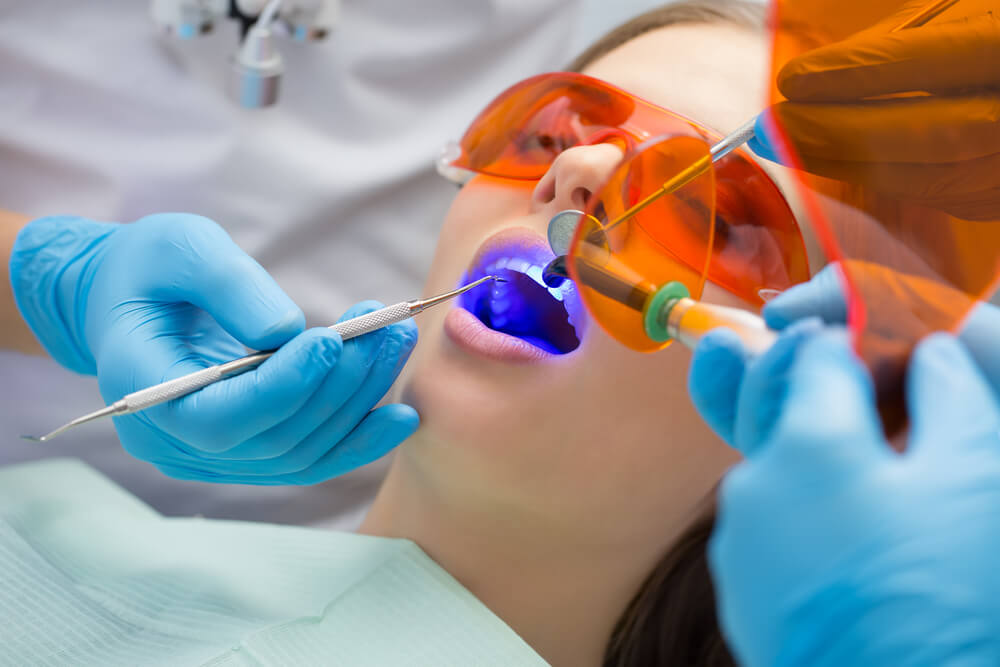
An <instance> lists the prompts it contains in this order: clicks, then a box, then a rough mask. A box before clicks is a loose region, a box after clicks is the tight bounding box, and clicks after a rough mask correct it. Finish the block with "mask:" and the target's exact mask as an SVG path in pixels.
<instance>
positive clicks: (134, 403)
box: [21, 276, 507, 442]
mask: <svg viewBox="0 0 1000 667" xmlns="http://www.w3.org/2000/svg"><path fill="white" fill-rule="evenodd" d="M489 280H494V281H497V282H507V281H506V280H505V279H504V278H501V277H500V276H485V277H483V278H480V279H479V280H476V281H473V282H471V283H469V284H468V285H463V286H462V287H459V288H458V289H456V290H452V291H451V292H445V293H444V294H438V295H437V296H432V297H430V298H427V299H416V300H414V301H402V302H400V303H397V304H395V305H392V306H386V307H385V308H380V309H378V310H376V311H373V312H370V313H366V314H364V315H359V316H358V317H352V318H351V319H349V320H345V321H344V322H338V323H337V324H334V325H332V326H330V327H329V328H330V329H333V330H334V331H336V332H337V333H339V334H340V337H341V338H342V339H343V340H349V339H351V338H356V337H358V336H363V335H364V334H366V333H371V332H372V331H376V330H378V329H382V328H383V327H387V326H389V325H390V324H395V323H396V322H402V321H403V320H406V319H409V318H411V317H413V316H414V315H416V314H417V313H419V312H422V311H424V310H427V309H428V308H431V307H432V306H436V305H438V304H440V303H444V302H445V301H449V300H451V299H453V298H455V297H456V296H458V295H459V294H462V293H464V292H468V291H469V290H470V289H472V288H474V287H478V286H479V285H482V284H483V283H485V282H486V281H489ZM275 352H277V350H268V351H266V352H256V353H254V354H251V355H248V356H245V357H241V358H239V359H234V360H233V361H227V362H226V363H224V364H219V365H217V366H209V367H208V368H203V369H201V370H199V371H194V372H193V373H188V374H187V375H182V376H181V377H179V378H174V379H173V380H168V381H166V382H162V383H160V384H156V385H153V386H152V387H147V388H146V389H140V390H139V391H135V392H132V393H131V394H127V395H125V396H123V397H122V398H120V399H118V400H117V401H115V402H114V403H112V404H111V405H109V406H107V407H105V408H102V409H100V410H97V411H95V412H91V413H90V414H86V415H83V416H82V417H77V418H76V419H74V420H73V421H71V422H69V423H67V424H64V425H63V426H60V427H59V428H57V429H56V430H54V431H52V432H51V433H47V434H45V435H43V436H30V435H22V436H21V437H22V438H24V439H25V440H31V441H34V442H48V441H49V440H51V439H52V438H54V437H56V436H57V435H59V434H61V433H64V432H65V431H68V430H69V429H71V428H73V427H74V426H79V425H80V424H86V423H87V422H90V421H94V420H95V419H100V418H102V417H120V416H123V415H130V414H132V413H133V412H139V411H140V410H145V409H146V408H151V407H153V406H154V405H159V404H161V403H166V402H167V401H172V400H174V399H176V398H180V397H182V396H186V395H188V394H190V393H192V392H195V391H197V390H198V389H201V388H202V387H207V386H208V385H210V384H214V383H216V382H218V381H220V380H224V379H226V378H230V377H233V376H236V375H239V374H241V373H245V372H246V371H249V370H253V369H254V368H257V367H258V366H260V365H261V364H262V363H264V361H265V360H266V359H267V358H268V357H270V356H271V355H273V354H274V353H275Z"/></svg>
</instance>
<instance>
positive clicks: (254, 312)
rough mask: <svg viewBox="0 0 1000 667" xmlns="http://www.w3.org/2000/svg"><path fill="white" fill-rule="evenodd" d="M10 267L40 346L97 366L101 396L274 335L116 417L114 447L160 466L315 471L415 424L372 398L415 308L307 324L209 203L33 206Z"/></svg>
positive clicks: (232, 479) (282, 474) (297, 479)
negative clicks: (231, 365) (78, 212)
mask: <svg viewBox="0 0 1000 667" xmlns="http://www.w3.org/2000/svg"><path fill="white" fill-rule="evenodd" d="M10 269H11V271H10V275H11V284H12V286H13V288H14V294H15V298H16V300H17V305H18V308H19V309H20V311H21V313H22V315H23V316H24V319H25V320H26V321H27V323H28V325H29V326H30V327H31V329H32V330H33V331H34V333H35V335H36V336H37V337H38V339H39V340H40V341H41V343H42V344H43V345H44V347H45V349H46V350H47V351H48V352H49V353H50V354H51V355H52V357H53V358H54V359H55V360H56V361H58V362H59V363H61V364H62V365H64V366H66V367H68V368H70V369H72V370H75V371H77V372H80V373H86V374H91V375H94V374H96V375H97V377H98V381H99V385H100V389H101V394H102V395H103V397H104V400H105V401H106V402H108V403H110V402H112V401H114V400H117V399H118V398H121V397H122V396H123V395H125V394H127V393H130V392H132V391H135V390H137V389H142V388H145V387H148V386H150V385H153V384H157V383H159V382H163V381H165V380H170V379H172V378H176V377H179V376H181V375H184V374H186V373H190V372H192V371H195V370H198V369H200V368H204V367H205V366H208V365H212V364H217V363H220V362H223V361H228V360H231V359H235V358H237V357H241V356H243V355H245V354H246V353H247V350H246V348H245V347H244V346H247V347H250V348H252V349H256V350H266V349H272V348H276V347H279V346H281V349H280V350H279V351H278V352H277V353H276V354H275V355H274V356H273V357H271V358H270V359H268V360H267V361H265V362H264V363H263V364H261V366H260V367H258V368H257V369H256V370H253V371H249V372H247V373H244V374H242V375H239V376H236V377H233V378H230V379H227V380H223V381H221V382H218V383H216V384H213V385H211V386H209V387H205V388H204V389H201V390H200V391H198V392H195V393H193V394H190V395H188V396H185V397H183V398H181V399H178V400H176V401H171V402H169V403H166V404H163V405H159V406H156V407H153V408H150V409H148V410H145V411H143V412H140V413H136V414H134V415H128V416H125V417H116V418H115V428H116V429H117V431H118V435H119V437H120V438H121V441H122V444H123V445H124V446H125V449H126V450H128V451H129V452H130V453H131V454H132V455H133V456H135V457H137V458H139V459H142V460H145V461H149V462H150V463H152V464H153V465H155V466H156V467H157V468H159V469H160V470H161V471H163V472H164V473H166V474H167V475H170V476H171V477H177V478H181V479H195V480H203V481H212V482H228V483H241V484H315V483H317V482H322V481H324V480H326V479H329V478H330V477H334V476H336V475H339V474H342V473H345V472H347V471H349V470H352V469H353V468H356V467H358V466H360V465H363V464H365V463H368V462H370V461H372V460H374V459H377V458H379V457H380V456H382V455H383V454H385V453H386V452H388V451H389V450H391V449H392V448H393V447H395V446H396V445H397V444H399V443H400V442H401V441H402V440H404V439H405V438H407V437H408V436H409V435H410V434H411V433H412V432H413V431H414V429H415V428H416V426H417V422H418V418H417V415H416V413H415V412H414V410H413V409H412V408H410V407H408V406H404V405H386V406H383V407H380V408H378V409H376V410H374V411H372V407H373V406H374V405H375V404H376V403H377V402H378V401H379V400H380V399H381V398H382V396H383V394H385V392H386V391H387V390H388V389H389V387H390V385H391V384H392V382H393V380H394V379H395V377H396V375H397V374H398V372H399V370H400V369H401V367H402V365H403V364H404V363H405V362H406V359H407V357H408V356H409V353H410V350H411V349H412V348H413V345H414V344H415V342H416V336H417V334H416V328H415V327H414V325H413V323H412V322H409V321H408V322H404V323H401V324H395V325H393V326H391V327H388V328H387V329H383V330H381V331H379V332H376V333H372V334H369V335H366V336H362V337H360V338H357V339H353V340H350V341H348V342H347V343H344V342H342V341H341V339H340V336H339V334H337V333H335V332H333V331H331V330H329V329H324V328H317V329H309V330H306V331H303V328H304V325H305V318H304V316H303V315H302V311H301V310H300V309H299V308H298V306H296V305H295V304H294V303H293V302H292V301H291V299H289V298H288V296H287V295H286V294H285V293H284V292H283V291H282V290H281V289H280V288H279V287H278V286H277V284H276V283H275V282H274V280H273V279H272V278H271V277H270V276H269V275H268V274H267V272H266V271H264V269H263V268H262V267H261V266H260V265H259V264H257V263H256V262H255V261H254V260H253V259H251V258H250V257H249V256H248V255H246V254H245V253H244V252H243V251H242V250H240V249H239V248H238V247H237V246H236V244H234V243H233V242H232V240H231V239H230V238H229V236H228V235H227V234H226V233H225V232H224V231H223V230H222V228H220V227H219V226H218V225H216V224H215V223H214V222H212V221H211V220H208V219H206V218H202V217H199V216H194V215H187V214H160V215H153V216H149V217H146V218H143V219H142V220H139V221H137V222H135V223H132V224H127V225H120V224H109V223H97V222H92V221H89V220H85V219H82V218H64V217H63V218H42V219H40V220H36V221H34V222H32V223H30V224H29V225H27V226H26V227H25V228H24V229H23V230H22V231H21V233H20V234H19V235H18V237H17V241H16V242H15V245H14V250H13V252H12V255H11V262H10ZM380 305H381V304H378V303H374V302H366V303H363V304H359V305H357V306H355V307H354V308H353V309H351V311H349V312H348V313H346V314H345V315H344V317H345V318H347V317H351V316H355V315H359V314H362V313H365V312H368V311H370V310H373V309H375V308H378V307H380ZM53 414H55V411H53ZM64 416H65V417H66V418H69V417H73V416H75V415H64ZM67 437H71V436H67Z"/></svg>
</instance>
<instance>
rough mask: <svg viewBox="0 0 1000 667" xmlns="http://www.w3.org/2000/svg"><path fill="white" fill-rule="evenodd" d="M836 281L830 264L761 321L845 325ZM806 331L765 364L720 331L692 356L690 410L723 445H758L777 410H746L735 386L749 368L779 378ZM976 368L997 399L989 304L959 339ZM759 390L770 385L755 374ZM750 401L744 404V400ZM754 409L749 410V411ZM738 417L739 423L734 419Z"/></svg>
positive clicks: (999, 381) (783, 342) (998, 354)
mask: <svg viewBox="0 0 1000 667" xmlns="http://www.w3.org/2000/svg"><path fill="white" fill-rule="evenodd" d="M843 295H844V292H843V289H842V282H841V276H840V275H839V268H838V265H837V264H831V265H829V266H827V267H825V268H824V269H823V270H822V271H820V272H819V273H817V274H816V275H815V276H814V277H813V278H812V280H810V281H809V282H807V283H802V284H801V285H796V286H794V287H792V288H790V289H789V290H787V291H785V292H784V293H782V294H781V295H779V296H778V297H777V298H775V299H774V300H773V301H771V302H770V303H768V304H767V305H766V306H764V311H763V315H764V320H765V321H766V322H767V325H768V326H769V327H771V328H772V329H778V330H783V329H786V328H788V327H790V326H791V325H793V324H794V323H796V322H799V321H802V320H808V319H814V318H818V319H819V320H822V322H824V323H826V324H844V323H845V321H846V319H847V308H846V305H845V300H844V296H843ZM805 333H807V331H796V332H794V336H793V337H783V338H782V339H779V342H778V343H777V344H776V349H775V354H773V355H767V356H768V357H769V361H767V362H764V361H763V359H761V360H753V361H751V360H750V359H749V358H748V356H747V354H746V352H745V350H744V349H743V346H742V344H741V343H740V341H739V339H738V338H737V337H736V335H735V334H734V333H733V332H731V331H728V330H725V329H719V330H716V331H712V332H710V333H709V334H708V335H707V336H705V337H704V338H703V339H702V341H701V343H699V345H698V349H697V350H696V351H695V354H694V357H693V358H692V362H691V369H690V374H689V376H688V389H689V392H690V394H691V399H692V401H693V402H694V405H695V407H696V408H697V409H698V411H699V413H700V414H701V416H702V418H703V419H704V420H705V421H706V422H707V423H708V425H709V426H711V427H712V429H713V430H715V432H716V433H718V434H719V436H720V437H721V438H723V439H724V440H725V441H726V442H728V443H729V444H730V445H732V446H733V447H736V448H737V449H739V450H740V451H742V452H747V451H749V450H751V449H752V448H753V447H754V446H756V445H757V444H758V443H759V441H760V430H759V428H758V427H757V424H758V423H759V421H760V420H763V421H765V422H766V421H767V420H768V419H770V415H771V414H773V412H774V411H775V409H776V406H767V405H764V404H761V403H760V402H758V401H757V400H756V399H754V400H753V401H752V403H751V402H747V403H746V404H745V405H744V403H743V402H741V400H740V398H739V397H740V395H741V392H740V387H741V384H742V383H743V382H744V375H745V373H746V368H747V365H748V364H753V363H767V364H772V365H773V366H774V368H772V369H771V371H772V375H773V377H778V376H779V375H780V374H781V373H782V372H783V370H784V369H785V368H786V367H787V365H788V364H789V363H790V362H791V361H792V359H793V356H794V355H793V354H792V352H793V351H794V349H795V346H796V341H795V340H793V338H795V337H798V336H800V335H804V334H805ZM959 337H960V339H961V340H962V343H963V344H964V345H965V346H966V347H967V348H968V350H969V352H970V353H971V354H972V357H973V358H974V359H975V361H976V364H977V365H978V366H979V367H980V368H982V369H983V372H984V373H985V375H986V378H987V379H988V380H989V382H990V383H991V384H992V385H993V387H994V389H995V390H996V391H997V395H998V396H1000V346H998V345H997V343H996V341H997V340H998V337H1000V309H998V308H997V307H996V306H993V305H991V304H987V303H984V304H980V305H978V306H977V307H976V308H975V310H973V311H972V313H971V314H970V315H969V317H968V318H967V319H966V322H965V324H964V326H963V327H962V331H961V333H960V335H959ZM755 377H758V378H759V379H758V380H757V382H760V383H761V384H762V385H769V384H771V383H772V382H774V381H776V380H769V379H768V378H767V376H766V375H763V374H758V375H756V376H755ZM764 388H765V387H750V388H747V389H746V390H745V391H743V394H744V395H750V394H752V393H754V392H756V391H762V390H763V389H764ZM747 400H749V399H747ZM751 405H752V406H753V407H752V408H751V407H750V406H751ZM750 410H755V411H758V412H761V413H762V414H761V416H760V418H759V419H751V418H750V415H749V414H746V413H747V412H748V411H750ZM740 414H744V418H742V419H738V416H739V415H740Z"/></svg>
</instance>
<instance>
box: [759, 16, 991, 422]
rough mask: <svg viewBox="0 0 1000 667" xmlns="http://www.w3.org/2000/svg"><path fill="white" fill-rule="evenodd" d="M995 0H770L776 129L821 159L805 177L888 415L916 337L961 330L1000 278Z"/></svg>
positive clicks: (787, 148) (802, 164)
mask: <svg viewBox="0 0 1000 667" xmlns="http://www.w3.org/2000/svg"><path fill="white" fill-rule="evenodd" d="M990 5H993V7H990ZM991 9H993V10H995V9H996V7H995V2H991V1H983V0H960V1H959V2H957V3H956V2H955V1H954V0H951V1H944V2H940V1H939V2H928V1H927V0H923V1H921V2H913V1H904V0H868V1H867V2H864V3H853V2H842V1H840V0H777V1H776V2H775V3H774V5H773V13H772V23H773V25H774V27H775V33H774V60H773V64H772V66H773V73H774V77H775V78H774V80H775V81H776V82H777V86H776V88H775V89H774V90H773V91H772V101H773V102H774V103H775V104H776V106H775V107H773V108H772V109H773V115H772V117H771V118H772V121H771V122H772V126H771V127H772V129H773V131H774V135H775V136H774V141H772V144H776V145H777V146H776V148H777V151H778V153H779V154H781V156H782V159H783V161H785V162H787V163H789V164H793V165H795V166H797V167H799V168H801V169H806V170H808V171H810V172H812V175H807V174H805V173H802V172H800V173H799V174H798V175H797V189H798V191H799V192H800V194H801V196H802V198H803V201H804V203H805V204H806V206H807V208H808V210H809V214H810V217H811V221H812V223H813V225H814V227H815V229H816V231H817V234H818V236H819V238H820V241H821V243H822V244H823V247H824V250H825V252H826V253H827V255H828V258H829V259H830V260H841V261H842V262H843V266H844V269H845V274H846V278H847V282H848V295H849V309H848V310H849V323H850V327H851V330H852V333H853V335H854V337H855V344H856V349H857V351H858V353H859V355H860V356H861V357H862V358H863V359H864V360H865V362H866V363H867V364H868V366H869V368H870V369H871V370H872V372H873V375H874V377H875V381H876V387H877V390H878V393H879V398H880V407H882V408H883V410H882V412H883V418H884V419H885V420H886V423H885V426H886V428H887V429H888V430H894V429H895V428H896V427H897V426H898V425H899V424H901V423H902V418H903V417H904V416H905V415H904V413H903V407H902V406H903V403H902V400H901V398H902V386H903V377H904V373H905V367H906V362H907V360H908V357H909V354H910V352H911V351H912V348H913V346H914V345H915V343H916V342H917V341H918V340H919V339H920V338H922V337H924V336H925V335H927V334H928V333H930V332H932V331H937V330H954V329H956V328H957V327H958V325H959V323H960V322H961V320H962V318H963V317H964V316H965V315H966V314H967V312H968V311H969V309H970V308H971V307H972V306H973V305H974V304H975V302H976V301H977V300H980V299H983V298H985V297H987V296H988V295H989V294H990V293H991V292H992V291H993V290H994V288H995V286H996V284H997V281H998V277H1000V125H998V119H997V109H1000V96H998V95H997V93H996V88H997V87H998V86H1000V55H998V51H997V49H996V48H995V43H994V47H993V48H992V49H988V48H981V47H982V46H983V44H981V43H980V42H982V40H983V39H984V35H988V34H989V32H988V29H989V28H990V27H992V29H993V34H995V31H996V19H995V18H994V17H992V16H990V14H989V11H990V10H991ZM990 21H993V23H992V24H991V23H990ZM994 39H995V38H994ZM990 109H992V111H990Z"/></svg>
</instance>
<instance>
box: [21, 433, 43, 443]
mask: <svg viewBox="0 0 1000 667" xmlns="http://www.w3.org/2000/svg"><path fill="white" fill-rule="evenodd" d="M21 439H22V440H28V441H30V442H45V436H44V435H43V436H40V437H39V436H37V435H22V436H21Z"/></svg>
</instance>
